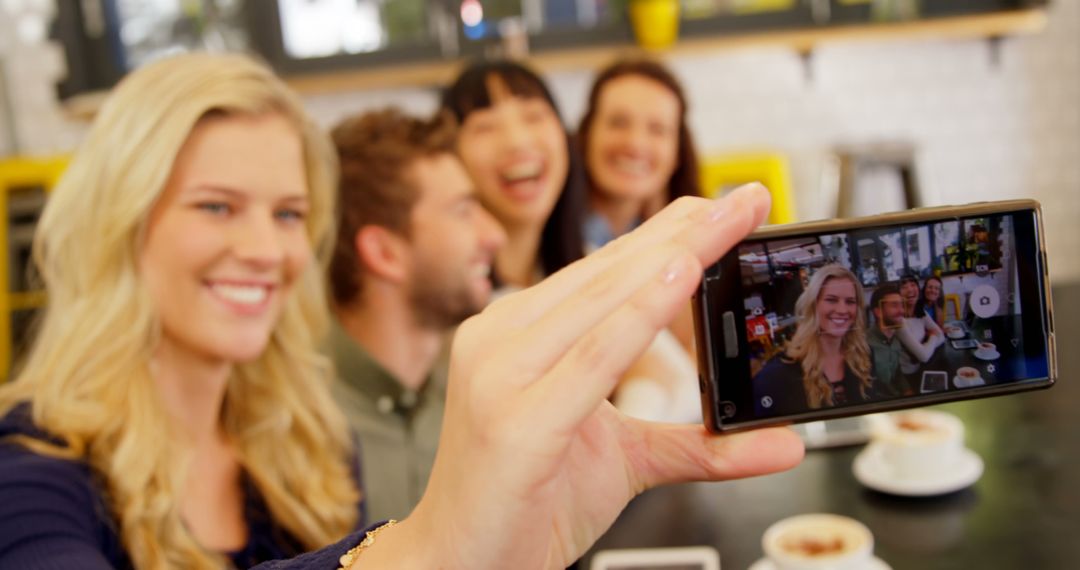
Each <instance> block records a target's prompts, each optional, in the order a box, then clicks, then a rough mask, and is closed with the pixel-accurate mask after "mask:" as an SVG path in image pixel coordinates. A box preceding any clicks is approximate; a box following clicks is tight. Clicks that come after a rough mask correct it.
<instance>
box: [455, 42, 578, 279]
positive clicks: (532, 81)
mask: <svg viewBox="0 0 1080 570" xmlns="http://www.w3.org/2000/svg"><path fill="white" fill-rule="evenodd" d="M493 78H494V79H498V80H499V81H501V82H502V83H503V84H504V85H505V86H506V88H507V90H508V91H509V92H510V93H511V94H512V95H514V96H516V97H521V98H525V99H530V98H537V97H538V98H541V99H543V100H544V101H546V102H547V103H548V105H550V106H551V108H552V110H554V111H555V116H556V117H558V118H559V122H560V123H561V122H562V114H561V113H559V106H558V105H556V104H555V99H554V97H552V96H551V92H550V91H549V90H548V88H547V85H545V84H544V81H543V80H542V79H540V77H539V76H538V75H536V73H534V72H533V71H532V70H530V69H529V68H527V67H525V66H523V65H521V64H519V63H515V62H512V61H480V62H474V63H472V64H471V65H469V66H468V67H466V68H465V69H464V70H463V71H462V72H461V74H460V75H458V77H457V79H455V80H454V82H453V83H451V84H450V86H449V87H447V88H446V89H445V90H444V91H443V93H442V108H443V109H445V110H448V111H449V112H450V113H451V114H453V116H454V117H455V118H456V119H457V121H458V124H459V125H460V124H464V123H465V120H466V119H467V118H468V117H469V115H470V114H472V113H473V112H475V111H480V110H483V109H487V108H489V107H491V106H492V100H491V93H490V92H489V91H488V82H489V81H490V80H491V79H493ZM563 125H564V126H563V130H564V131H565V129H566V127H565V123H563ZM566 150H567V152H568V153H569V157H568V164H569V168H568V170H567V174H566V182H565V183H564V184H563V187H562V191H561V192H560V193H559V199H558V200H557V201H556V202H555V207H554V208H553V209H552V211H551V215H550V216H548V219H547V222H546V223H545V224H544V230H543V233H542V234H541V236H540V251H539V252H538V255H537V257H538V258H539V259H540V265H541V268H542V269H543V271H544V275H551V274H552V273H555V272H556V271H558V270H560V269H562V268H563V267H566V266H567V265H569V264H571V263H573V262H574V261H577V260H578V259H581V258H582V257H584V255H585V245H584V244H585V240H584V237H583V235H582V223H583V216H584V211H585V173H584V168H583V167H582V164H581V158H580V156H579V153H578V152H577V149H576V148H575V143H574V140H573V138H572V137H571V136H570V135H569V134H567V136H566ZM495 277H496V281H501V280H500V279H499V278H498V275H496V276H495Z"/></svg>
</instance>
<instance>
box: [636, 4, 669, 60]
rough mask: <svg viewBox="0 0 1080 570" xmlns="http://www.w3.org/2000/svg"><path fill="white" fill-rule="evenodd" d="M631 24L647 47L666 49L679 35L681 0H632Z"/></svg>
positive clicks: (644, 46) (639, 39) (640, 42)
mask: <svg viewBox="0 0 1080 570" xmlns="http://www.w3.org/2000/svg"><path fill="white" fill-rule="evenodd" d="M630 25H631V26H633V28H634V36H636V37H637V41H638V44H639V45H640V46H641V47H643V48H645V49H664V48H666V47H669V46H671V44H673V43H675V40H676V39H677V38H678V37H679V0H630Z"/></svg>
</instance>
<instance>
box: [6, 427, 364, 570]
mask: <svg viewBox="0 0 1080 570" xmlns="http://www.w3.org/2000/svg"><path fill="white" fill-rule="evenodd" d="M28 412H29V408H28V407H26V406H21V407H18V408H16V409H15V410H13V411H12V412H11V413H9V414H8V415H7V416H6V417H3V418H0V568H19V569H22V570H54V569H56V570H60V569H67V568H81V569H83V570H107V569H113V568H116V569H126V568H132V565H131V561H130V560H128V556H127V553H126V552H125V551H124V547H123V544H122V543H121V541H120V538H119V535H118V533H117V523H116V520H115V519H114V517H113V516H112V514H111V513H110V512H109V509H108V506H107V504H106V502H105V498H104V495H103V489H104V487H103V486H102V485H101V482H100V480H99V478H98V477H97V476H96V475H95V474H94V472H93V471H92V470H91V469H90V467H89V466H88V465H87V464H85V463H82V462H77V461H67V460H63V459H57V458H53V457H45V456H42V455H39V454H37V453H34V452H32V451H29V450H27V449H25V448H24V447H21V446H19V445H16V444H13V443H10V442H5V441H4V438H6V437H8V436H11V435H16V434H21V435H27V436H30V437H34V438H38V439H49V438H48V435H47V434H44V433H43V432H42V431H41V430H39V429H37V428H35V427H34V426H33V424H32V423H31V421H30V418H29V413H28ZM244 491H245V497H246V499H245V505H244V514H245V518H246V519H247V523H248V529H249V533H250V534H249V538H248V544H247V545H246V546H245V547H244V549H243V550H241V551H239V552H231V553H228V556H229V557H230V558H231V560H232V562H233V564H234V565H235V566H236V567H237V568H250V567H253V566H255V565H257V564H258V565H259V566H258V568H259V569H260V570H269V569H282V570H293V569H309V568H310V569H324V568H325V569H331V570H332V569H336V568H337V567H338V558H340V557H341V555H342V554H344V553H345V552H346V551H347V550H349V549H350V548H352V547H353V546H356V545H357V544H358V543H359V542H360V538H361V537H362V535H363V531H360V532H356V533H353V534H351V535H349V536H347V537H345V538H344V539H343V540H342V541H341V542H338V543H336V544H333V545H330V546H328V547H326V548H323V549H320V550H317V551H315V552H311V553H309V554H305V555H303V556H296V555H298V554H300V552H302V547H301V545H300V543H299V541H297V540H296V539H295V538H294V537H292V536H290V535H289V533H288V532H286V531H285V530H284V529H283V528H281V527H280V526H278V525H276V524H275V523H274V521H273V519H271V517H270V511H269V509H268V508H267V506H266V503H265V502H264V500H263V499H262V497H261V495H260V494H259V493H258V491H257V490H256V489H255V487H254V485H252V484H250V482H247V483H245V489H244ZM294 556H296V557H295V558H292V557H294ZM260 563H264V564H260Z"/></svg>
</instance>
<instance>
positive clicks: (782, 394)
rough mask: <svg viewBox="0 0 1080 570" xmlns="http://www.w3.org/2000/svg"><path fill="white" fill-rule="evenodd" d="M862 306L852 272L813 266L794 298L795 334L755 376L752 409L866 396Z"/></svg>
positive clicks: (771, 411) (812, 405)
mask: <svg viewBox="0 0 1080 570" xmlns="http://www.w3.org/2000/svg"><path fill="white" fill-rule="evenodd" d="M865 308H866V303H865V301H864V296H863V290H862V286H861V285H860V284H859V282H858V280H857V279H856V278H855V274H853V273H852V272H851V271H849V270H847V269H846V268H844V267H842V266H840V265H826V266H825V267H822V268H821V269H818V270H817V272H815V273H814V275H813V277H811V278H810V283H809V284H808V285H807V287H806V290H804V291H803V292H802V294H801V295H799V298H798V299H797V300H796V301H795V315H796V317H797V319H798V325H797V327H796V329H795V335H794V336H793V337H792V338H791V340H790V341H789V342H788V344H787V347H786V348H785V350H784V352H783V353H782V354H781V355H779V356H776V357H774V358H773V359H772V360H770V361H769V362H767V363H766V364H765V367H764V368H762V369H761V371H760V372H758V374H757V376H755V377H754V380H753V382H754V402H755V408H756V409H757V413H758V414H759V415H763V416H767V415H776V414H789V413H794V412H799V411H805V410H807V409H818V408H823V407H832V406H842V405H845V404H852V403H856V402H861V401H864V400H867V399H869V398H870V397H871V396H872V390H871V380H870V369H871V363H870V346H869V344H867V342H866V311H865Z"/></svg>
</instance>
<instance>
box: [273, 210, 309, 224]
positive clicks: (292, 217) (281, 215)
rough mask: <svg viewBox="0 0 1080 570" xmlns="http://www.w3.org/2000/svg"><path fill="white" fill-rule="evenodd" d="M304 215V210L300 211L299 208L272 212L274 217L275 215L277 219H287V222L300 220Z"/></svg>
mask: <svg viewBox="0 0 1080 570" xmlns="http://www.w3.org/2000/svg"><path fill="white" fill-rule="evenodd" d="M305 216H306V213H305V212H302V211H300V210H295V209H284V210H278V211H277V212H275V213H274V217H276V218H277V219H279V220H283V221H287V222H294V221H295V222H298V221H302V220H303V219H304V217H305Z"/></svg>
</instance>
